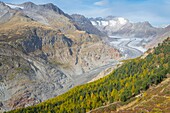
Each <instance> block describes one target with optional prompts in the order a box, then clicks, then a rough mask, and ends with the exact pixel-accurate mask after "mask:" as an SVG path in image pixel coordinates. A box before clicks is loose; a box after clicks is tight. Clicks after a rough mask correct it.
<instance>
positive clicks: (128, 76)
mask: <svg viewBox="0 0 170 113" xmlns="http://www.w3.org/2000/svg"><path fill="white" fill-rule="evenodd" d="M169 65H170V38H167V39H166V40H164V41H163V43H161V44H159V46H158V47H156V48H154V49H150V50H148V51H147V55H144V56H143V57H138V58H135V59H130V60H126V61H124V63H123V64H122V65H121V66H120V67H119V68H117V69H115V70H114V71H113V72H112V73H110V74H109V75H107V76H106V77H104V78H102V79H99V80H97V81H95V82H92V83H88V84H84V85H81V86H77V87H75V88H73V89H71V90H69V91H68V92H67V93H65V94H63V95H60V96H57V97H55V98H52V99H49V100H47V101H45V102H42V103H40V104H38V105H35V106H31V107H27V108H21V109H17V110H13V111H11V112H10V113H13V112H15V113H20V112H23V113H27V112H37V113H40V112H61V113H64V112H67V113H72V112H81V113H86V112H96V113H98V112H99V113H103V112H116V110H117V112H120V113H122V112H125V113H129V112H130V113H134V112H136V111H137V112H165V113H169V108H170V105H169V103H170V100H169V98H170V95H169V94H170V93H169V87H168V86H169V81H170V80H169V74H170V66H169ZM155 86H156V87H155ZM129 102H131V103H130V104H128V105H125V104H127V103H129ZM123 105H125V106H123ZM122 106H123V107H122ZM95 108H97V109H96V110H92V109H95ZM91 110H92V111H91Z"/></svg>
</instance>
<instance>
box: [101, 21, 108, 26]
mask: <svg viewBox="0 0 170 113" xmlns="http://www.w3.org/2000/svg"><path fill="white" fill-rule="evenodd" d="M101 24H102V26H107V25H109V22H108V21H101Z"/></svg>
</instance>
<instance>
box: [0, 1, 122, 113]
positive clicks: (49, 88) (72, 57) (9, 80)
mask: <svg viewBox="0 0 170 113" xmlns="http://www.w3.org/2000/svg"><path fill="white" fill-rule="evenodd" d="M0 9H1V11H0V26H1V27H0V108H1V111H8V110H11V109H14V108H19V107H26V106H30V105H34V104H37V103H39V102H41V101H44V100H46V99H49V98H51V97H54V96H57V95H59V94H62V93H64V92H66V91H67V90H68V89H70V88H72V87H73V86H75V85H78V84H81V82H79V83H76V84H75V81H76V78H82V79H83V78H84V76H81V75H82V74H83V73H86V72H88V71H91V70H93V69H95V68H97V67H99V66H103V65H106V64H108V63H110V62H113V61H115V60H116V59H119V57H120V54H119V52H118V51H117V50H116V49H114V48H111V47H110V46H108V45H106V44H105V43H103V41H102V40H101V37H100V36H101V35H100V34H99V35H100V36H98V35H97V32H96V31H97V30H96V31H95V30H94V31H93V32H89V31H86V30H87V27H86V26H85V27H82V28H81V27H80V26H81V25H77V24H79V23H80V22H79V19H76V18H77V17H75V16H74V17H73V16H69V15H68V14H65V13H64V12H63V11H62V10H60V9H59V8H58V7H57V6H55V5H53V4H45V5H36V4H34V3H31V2H27V3H23V4H20V5H15V4H5V3H2V2H0ZM4 15H8V16H4ZM82 18H84V17H82ZM1 22H2V23H1ZM84 22H85V23H87V24H88V25H89V27H90V26H92V25H91V24H90V22H89V21H87V20H86V19H85V20H84ZM93 29H95V28H93ZM90 33H91V34H90ZM87 78H88V74H87Z"/></svg>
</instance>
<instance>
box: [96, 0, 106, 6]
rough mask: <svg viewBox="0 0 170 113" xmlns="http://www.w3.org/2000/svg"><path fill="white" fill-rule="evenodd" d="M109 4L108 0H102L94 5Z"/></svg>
mask: <svg viewBox="0 0 170 113" xmlns="http://www.w3.org/2000/svg"><path fill="white" fill-rule="evenodd" d="M107 4H108V1H107V0H101V1H98V2H95V3H94V5H96V6H105V5H107Z"/></svg>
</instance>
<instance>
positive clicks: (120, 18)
mask: <svg viewBox="0 0 170 113" xmlns="http://www.w3.org/2000/svg"><path fill="white" fill-rule="evenodd" d="M118 21H119V23H120V24H122V25H125V24H126V23H127V22H128V21H127V20H126V19H124V18H122V17H119V18H118Z"/></svg>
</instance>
